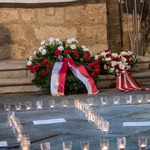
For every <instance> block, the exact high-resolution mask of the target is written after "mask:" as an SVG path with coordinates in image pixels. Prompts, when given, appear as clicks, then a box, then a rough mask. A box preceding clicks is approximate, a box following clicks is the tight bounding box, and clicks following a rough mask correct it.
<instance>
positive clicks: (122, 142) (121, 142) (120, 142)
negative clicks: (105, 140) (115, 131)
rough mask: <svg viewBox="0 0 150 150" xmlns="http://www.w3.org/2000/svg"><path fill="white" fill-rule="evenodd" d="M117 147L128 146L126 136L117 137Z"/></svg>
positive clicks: (122, 149) (123, 147)
mask: <svg viewBox="0 0 150 150" xmlns="http://www.w3.org/2000/svg"><path fill="white" fill-rule="evenodd" d="M117 147H118V149H120V150H124V149H125V148H126V137H121V138H117Z"/></svg>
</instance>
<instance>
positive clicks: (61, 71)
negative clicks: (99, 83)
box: [50, 55, 99, 96]
mask: <svg viewBox="0 0 150 150" xmlns="http://www.w3.org/2000/svg"><path fill="white" fill-rule="evenodd" d="M58 59H59V60H60V61H61V62H56V63H55V65H54V67H53V70H52V75H51V86H50V88H51V89H50V90H51V95H53V96H60V95H64V86H65V78H66V71H67V69H68V67H69V68H70V70H71V71H72V73H73V74H74V75H75V76H76V77H77V78H78V79H79V80H81V81H82V82H83V83H84V85H85V86H86V88H87V91H88V94H96V93H98V92H99V91H98V89H97V88H96V86H95V83H94V80H93V79H92V78H91V77H90V75H89V74H88V72H87V71H86V69H85V68H84V66H83V65H76V64H75V62H74V61H73V59H72V58H71V57H70V56H69V55H68V56H67V58H65V57H63V56H59V57H58Z"/></svg>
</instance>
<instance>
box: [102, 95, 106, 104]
mask: <svg viewBox="0 0 150 150" xmlns="http://www.w3.org/2000/svg"><path fill="white" fill-rule="evenodd" d="M101 102H102V105H107V97H101Z"/></svg>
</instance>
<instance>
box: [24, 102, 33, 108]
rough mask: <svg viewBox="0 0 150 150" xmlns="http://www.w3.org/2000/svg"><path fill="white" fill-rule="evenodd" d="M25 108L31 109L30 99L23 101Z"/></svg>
mask: <svg viewBox="0 0 150 150" xmlns="http://www.w3.org/2000/svg"><path fill="white" fill-rule="evenodd" d="M25 106H26V110H31V108H32V102H31V101H26V102H25Z"/></svg>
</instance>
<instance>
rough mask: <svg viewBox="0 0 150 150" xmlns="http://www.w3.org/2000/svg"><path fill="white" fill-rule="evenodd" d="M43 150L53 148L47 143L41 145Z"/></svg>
mask: <svg viewBox="0 0 150 150" xmlns="http://www.w3.org/2000/svg"><path fill="white" fill-rule="evenodd" d="M40 146H41V150H50V149H51V146H50V142H46V143H41V144H40Z"/></svg>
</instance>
